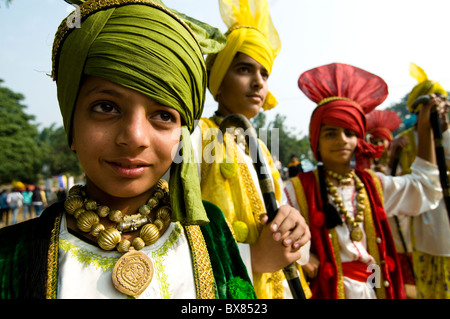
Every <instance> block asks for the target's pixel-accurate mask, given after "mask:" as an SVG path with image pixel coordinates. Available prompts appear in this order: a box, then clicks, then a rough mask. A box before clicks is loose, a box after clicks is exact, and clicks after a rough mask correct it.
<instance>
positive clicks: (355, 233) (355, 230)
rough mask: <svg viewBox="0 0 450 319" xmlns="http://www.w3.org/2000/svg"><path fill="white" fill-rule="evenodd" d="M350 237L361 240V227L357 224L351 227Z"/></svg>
mask: <svg viewBox="0 0 450 319" xmlns="http://www.w3.org/2000/svg"><path fill="white" fill-rule="evenodd" d="M350 237H351V238H352V240H353V241H361V239H362V238H363V232H362V229H361V228H360V227H358V226H357V227H355V228H353V229H352V231H351V233H350Z"/></svg>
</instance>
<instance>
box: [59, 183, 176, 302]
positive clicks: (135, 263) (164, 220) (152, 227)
mask: <svg viewBox="0 0 450 319" xmlns="http://www.w3.org/2000/svg"><path fill="white" fill-rule="evenodd" d="M64 209H65V211H66V213H67V214H69V215H72V216H74V217H75V219H76V224H77V228H78V229H79V230H80V231H82V232H85V233H89V234H90V235H92V236H94V237H95V238H96V239H97V244H98V245H99V246H100V248H102V249H104V250H113V249H115V248H117V251H119V252H121V253H125V254H124V255H123V256H122V257H121V258H120V259H119V260H118V261H117V263H116V265H115V266H114V269H113V278H112V279H113V283H114V286H115V287H116V289H117V290H119V291H120V292H122V293H125V294H127V295H130V296H132V297H137V296H139V295H140V294H141V293H142V292H143V291H144V290H145V289H146V288H147V287H148V285H149V284H150V282H151V280H152V277H153V264H152V262H151V260H150V258H149V257H148V256H147V255H146V254H144V253H142V252H140V251H139V250H141V249H142V248H144V247H145V246H149V245H151V244H153V243H155V242H156V241H157V240H158V238H159V237H160V232H161V231H162V230H163V229H164V228H165V227H166V226H168V225H169V224H170V212H171V209H170V206H169V187H168V183H167V182H166V181H165V180H162V179H161V180H159V181H158V183H157V185H156V188H155V190H154V191H153V195H152V197H151V198H150V199H149V200H148V201H147V203H146V204H145V205H142V206H141V207H140V208H139V212H138V213H137V214H134V215H130V216H124V215H123V214H122V212H121V211H120V210H111V209H110V208H109V207H108V206H105V205H99V204H98V203H97V202H96V201H94V200H92V199H89V198H88V197H87V195H86V188H85V186H81V185H75V186H73V187H72V188H71V189H70V191H69V196H68V197H67V199H66V201H65V202H64ZM152 211H156V214H155V216H156V218H155V219H154V220H152V218H151V217H150V213H151V212H152ZM106 217H107V218H108V219H109V220H110V221H112V222H114V223H115V226H114V227H110V228H105V226H104V225H103V224H102V223H101V222H100V218H106ZM138 229H140V232H139V236H138V237H136V238H134V239H133V241H132V242H130V241H129V240H128V239H122V232H131V231H136V230H138Z"/></svg>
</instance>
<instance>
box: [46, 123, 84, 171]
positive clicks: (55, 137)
mask: <svg viewBox="0 0 450 319" xmlns="http://www.w3.org/2000/svg"><path fill="white" fill-rule="evenodd" d="M39 141H40V144H41V149H42V151H43V154H42V162H43V165H44V177H51V176H55V175H60V174H65V175H66V174H68V175H72V176H79V175H80V174H81V173H82V169H81V166H80V164H79V162H78V159H77V157H76V155H75V153H73V152H72V151H71V150H70V148H69V146H68V144H67V139H66V133H65V131H64V128H63V127H62V126H60V127H55V124H52V125H51V126H50V127H47V128H44V129H43V130H42V131H41V133H40V134H39Z"/></svg>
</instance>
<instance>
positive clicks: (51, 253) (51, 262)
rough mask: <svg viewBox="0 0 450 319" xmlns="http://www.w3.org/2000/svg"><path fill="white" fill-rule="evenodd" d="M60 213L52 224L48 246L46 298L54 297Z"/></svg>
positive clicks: (56, 279) (56, 278) (56, 281)
mask: <svg viewBox="0 0 450 319" xmlns="http://www.w3.org/2000/svg"><path fill="white" fill-rule="evenodd" d="M61 216H62V214H58V216H56V219H55V224H54V226H53V229H52V232H51V237H50V246H49V248H48V255H47V295H46V298H47V299H56V286H57V283H58V249H59V226H60V224H61Z"/></svg>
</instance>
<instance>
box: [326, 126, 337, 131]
mask: <svg viewBox="0 0 450 319" xmlns="http://www.w3.org/2000/svg"><path fill="white" fill-rule="evenodd" d="M337 130H338V129H337V128H336V127H329V126H323V127H322V131H337Z"/></svg>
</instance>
